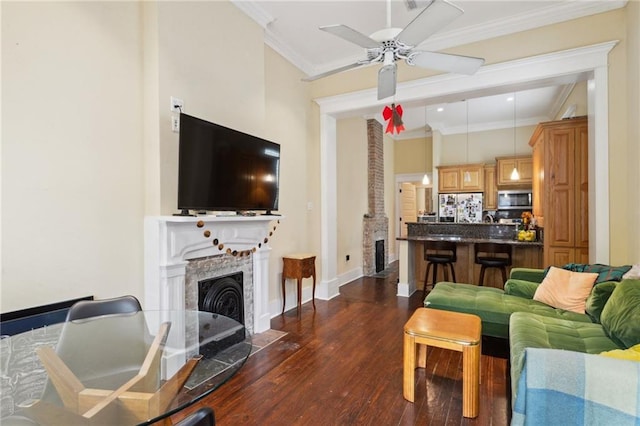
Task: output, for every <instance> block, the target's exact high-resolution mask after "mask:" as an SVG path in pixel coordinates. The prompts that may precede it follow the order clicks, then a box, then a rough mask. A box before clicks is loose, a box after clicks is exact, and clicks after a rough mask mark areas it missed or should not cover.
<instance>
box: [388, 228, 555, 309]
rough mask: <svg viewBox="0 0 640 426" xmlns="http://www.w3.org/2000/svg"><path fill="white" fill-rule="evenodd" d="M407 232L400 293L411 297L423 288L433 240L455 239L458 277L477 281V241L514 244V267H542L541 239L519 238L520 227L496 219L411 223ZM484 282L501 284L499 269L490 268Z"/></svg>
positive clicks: (403, 241)
mask: <svg viewBox="0 0 640 426" xmlns="http://www.w3.org/2000/svg"><path fill="white" fill-rule="evenodd" d="M407 230H408V232H407V236H406V237H400V238H398V245H399V248H400V265H399V268H400V270H399V282H398V296H405V297H408V296H410V295H411V294H413V292H415V291H416V290H417V289H422V288H423V285H424V281H425V273H426V269H427V262H426V261H425V259H424V245H425V243H428V242H432V241H451V242H455V243H456V246H457V248H456V255H457V256H456V257H457V259H456V262H455V263H454V270H455V277H456V281H457V282H459V283H467V284H476V285H477V284H478V279H479V276H480V265H478V264H476V263H475V244H476V243H485V242H492V243H501V244H508V245H509V246H511V248H512V265H511V267H512V268H514V267H523V268H542V266H543V250H542V247H543V243H542V241H519V240H518V239H517V236H518V229H517V227H516V225H513V224H493V223H408V224H407ZM442 269H443V268H440V270H438V278H437V279H438V281H443V280H445V279H444V274H443V271H442ZM484 285H485V286H491V287H498V288H502V286H503V285H504V282H502V276H501V274H500V271H499V270H497V269H493V268H492V269H489V270H487V272H486V275H485V277H484Z"/></svg>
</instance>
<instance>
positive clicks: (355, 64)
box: [302, 60, 371, 81]
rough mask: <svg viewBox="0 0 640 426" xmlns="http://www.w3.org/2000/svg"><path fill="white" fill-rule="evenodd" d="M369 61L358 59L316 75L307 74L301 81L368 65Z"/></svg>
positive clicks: (312, 79) (317, 78)
mask: <svg viewBox="0 0 640 426" xmlns="http://www.w3.org/2000/svg"><path fill="white" fill-rule="evenodd" d="M370 63H371V62H369V61H367V60H363V61H358V62H355V63H353V64H349V65H345V66H343V67H340V68H336V69H333V70H331V71H327V72H323V73H322V74H317V75H312V76H309V77H305V78H303V79H302V81H314V80H319V79H321V78H323V77H328V76H330V75H333V74H338V73H339V72H342V71H347V70H350V69H353V68H357V67H360V66H362V65H369V64H370Z"/></svg>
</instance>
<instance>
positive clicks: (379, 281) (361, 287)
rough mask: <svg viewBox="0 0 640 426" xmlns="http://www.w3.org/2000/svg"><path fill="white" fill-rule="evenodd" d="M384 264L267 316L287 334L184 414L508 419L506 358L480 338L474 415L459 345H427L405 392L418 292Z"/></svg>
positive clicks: (275, 421)
mask: <svg viewBox="0 0 640 426" xmlns="http://www.w3.org/2000/svg"><path fill="white" fill-rule="evenodd" d="M393 266H397V265H393ZM388 271H389V272H386V273H385V274H382V275H386V276H383V277H376V278H374V277H364V278H360V279H357V280H355V281H353V282H351V283H349V284H347V285H344V286H342V287H340V295H339V296H338V297H336V298H334V299H332V300H329V301H322V300H316V308H317V309H316V310H315V311H314V310H313V307H312V306H311V303H306V304H304V305H303V307H302V315H301V316H300V317H298V315H297V312H296V310H295V309H294V310H291V311H289V312H286V313H285V314H284V315H282V316H278V317H276V318H274V319H273V320H272V321H271V328H273V329H276V330H282V331H286V332H287V333H288V334H287V335H286V336H284V337H283V338H281V339H280V340H278V341H276V342H274V343H273V344H271V345H269V346H267V347H266V348H265V349H263V350H261V351H260V352H258V353H256V354H254V355H253V356H251V357H250V358H249V360H248V361H247V362H246V364H245V365H244V366H243V367H242V370H241V371H240V372H239V373H238V374H237V375H236V376H235V377H234V378H232V379H231V380H230V381H229V382H228V383H226V384H225V385H223V386H222V387H221V388H220V389H218V390H216V391H215V392H214V393H213V394H212V395H211V396H210V397H208V398H206V399H205V400H203V401H202V402H201V404H200V405H198V406H194V407H191V409H190V410H189V412H192V411H194V410H195V409H197V408H198V407H199V406H201V405H208V406H211V407H213V409H214V410H215V416H216V424H217V425H222V426H225V425H237V424H248V425H354V424H357V425H414V424H420V425H426V424H430V425H445V424H446V425H506V424H508V422H509V419H510V405H509V401H508V398H509V394H508V380H507V360H506V358H504V356H505V353H504V347H500V346H499V345H498V346H496V345H493V344H492V343H491V342H489V343H487V342H484V343H483V355H482V360H481V385H480V414H479V416H478V417H477V418H475V419H464V418H463V417H462V354H461V353H459V352H454V351H448V350H443V349H439V348H433V349H430V350H429V352H428V358H427V368H426V369H418V370H417V372H416V378H417V384H416V401H415V403H410V402H407V401H406V400H405V399H404V398H403V397H402V335H403V332H402V330H403V325H404V323H405V322H406V321H407V320H408V318H409V317H410V316H411V314H412V313H413V311H414V310H415V309H416V308H417V307H419V306H421V296H422V293H421V292H417V293H415V294H414V295H413V296H412V297H410V298H408V299H407V298H399V297H397V296H396V280H397V272H396V269H395V268H393V267H392V268H390V269H389V270H388ZM494 343H495V342H494ZM502 343H504V342H502ZM487 353H492V354H493V355H496V354H497V355H498V356H491V355H488V354H487ZM425 382H426V384H425ZM186 414H187V413H186V412H185V413H181V415H179V416H175V419H174V420H178V419H179V418H182V417H183V416H184V415H186Z"/></svg>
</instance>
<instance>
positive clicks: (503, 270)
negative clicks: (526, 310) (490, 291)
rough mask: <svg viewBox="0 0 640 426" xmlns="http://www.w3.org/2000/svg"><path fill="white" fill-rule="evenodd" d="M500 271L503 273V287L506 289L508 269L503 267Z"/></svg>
mask: <svg viewBox="0 0 640 426" xmlns="http://www.w3.org/2000/svg"><path fill="white" fill-rule="evenodd" d="M500 270H501V271H502V287H503V288H504V283H506V282H507V267H506V266H503V267H502V268H500Z"/></svg>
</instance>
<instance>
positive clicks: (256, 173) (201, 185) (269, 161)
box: [178, 113, 280, 214]
mask: <svg viewBox="0 0 640 426" xmlns="http://www.w3.org/2000/svg"><path fill="white" fill-rule="evenodd" d="M279 178H280V145H279V144H277V143H274V142H270V141H267V140H264V139H261V138H258V137H256V136H252V135H249V134H246V133H243V132H239V131H237V130H233V129H230V128H227V127H224V126H221V125H219V124H214V123H211V122H209V121H206V120H202V119H200V118H196V117H192V116H190V115H187V114H184V113H182V114H180V142H179V160H178V209H180V210H181V211H182V214H188V213H189V210H196V211H198V212H202V211H237V212H253V211H265V212H266V213H268V214H270V213H271V212H272V211H273V210H278V198H279Z"/></svg>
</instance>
